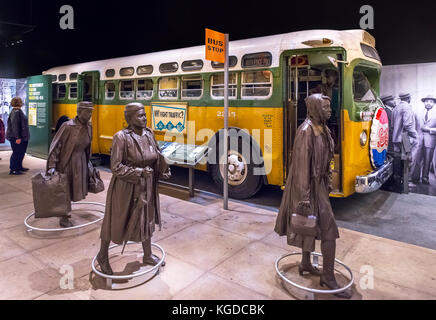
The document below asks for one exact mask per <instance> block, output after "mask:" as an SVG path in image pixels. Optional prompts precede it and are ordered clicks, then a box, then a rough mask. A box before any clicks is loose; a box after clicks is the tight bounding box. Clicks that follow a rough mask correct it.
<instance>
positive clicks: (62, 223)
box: [59, 217, 73, 228]
mask: <svg viewBox="0 0 436 320" xmlns="http://www.w3.org/2000/svg"><path fill="white" fill-rule="evenodd" d="M59 225H60V226H61V227H62V228H71V227H72V226H73V223H72V222H71V221H70V219H68V217H62V218H61V219H60V220H59Z"/></svg>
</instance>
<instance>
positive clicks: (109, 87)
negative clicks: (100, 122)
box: [104, 82, 115, 100]
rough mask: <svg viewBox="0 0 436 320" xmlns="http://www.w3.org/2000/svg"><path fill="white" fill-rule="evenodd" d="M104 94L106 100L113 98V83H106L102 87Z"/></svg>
mask: <svg viewBox="0 0 436 320" xmlns="http://www.w3.org/2000/svg"><path fill="white" fill-rule="evenodd" d="M104 92H105V98H106V100H113V99H114V98H115V83H113V82H106V83H105V85H104Z"/></svg>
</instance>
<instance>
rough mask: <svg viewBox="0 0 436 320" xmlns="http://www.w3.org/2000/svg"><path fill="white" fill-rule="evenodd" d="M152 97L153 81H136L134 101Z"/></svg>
mask: <svg viewBox="0 0 436 320" xmlns="http://www.w3.org/2000/svg"><path fill="white" fill-rule="evenodd" d="M152 97H153V80H152V79H138V84H137V86H136V99H138V100H149V99H151V98H152Z"/></svg>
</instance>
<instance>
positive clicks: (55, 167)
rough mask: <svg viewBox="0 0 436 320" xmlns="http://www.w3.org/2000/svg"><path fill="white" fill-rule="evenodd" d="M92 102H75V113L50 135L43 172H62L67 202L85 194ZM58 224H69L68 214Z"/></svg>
mask: <svg viewBox="0 0 436 320" xmlns="http://www.w3.org/2000/svg"><path fill="white" fill-rule="evenodd" d="M93 110H94V107H93V104H92V102H86V101H84V102H79V103H78V104H77V116H76V117H75V118H74V119H71V120H69V121H67V122H65V123H64V124H62V126H61V128H60V129H59V131H58V132H57V133H56V135H55V136H54V138H53V141H52V143H51V145H50V151H49V155H48V159H47V173H48V174H50V175H53V174H54V173H55V172H56V171H57V172H60V173H64V174H66V176H67V179H68V185H69V189H70V198H71V201H74V202H76V201H80V200H83V199H85V198H86V196H87V195H88V181H89V173H88V161H89V159H90V156H91V141H92V126H91V123H90V121H89V120H91V116H92V111H93ZM59 224H60V225H61V227H64V228H68V227H72V226H73V224H72V222H71V221H70V220H69V218H68V216H64V217H62V218H61V219H60V222H59Z"/></svg>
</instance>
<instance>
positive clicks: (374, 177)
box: [356, 158, 393, 193]
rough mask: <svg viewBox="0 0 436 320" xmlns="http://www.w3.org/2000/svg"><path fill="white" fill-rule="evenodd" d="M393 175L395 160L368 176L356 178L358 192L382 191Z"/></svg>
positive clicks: (389, 161) (389, 160) (390, 159)
mask: <svg viewBox="0 0 436 320" xmlns="http://www.w3.org/2000/svg"><path fill="white" fill-rule="evenodd" d="M392 173H393V159H392V158H388V161H387V162H386V163H385V164H384V165H383V166H381V167H380V168H378V169H377V170H376V171H374V172H372V173H371V174H369V175H367V176H358V177H356V192H357V193H371V192H374V191H377V190H378V189H380V187H381V186H382V185H383V184H384V183H385V182H386V181H387V180H388V179H389V178H390V176H391V175H392Z"/></svg>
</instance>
